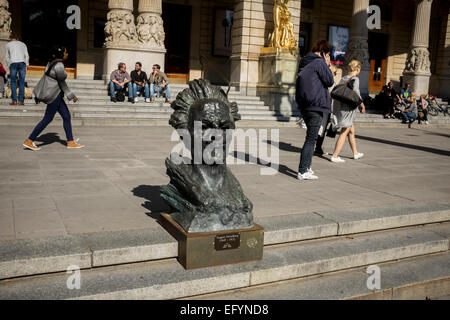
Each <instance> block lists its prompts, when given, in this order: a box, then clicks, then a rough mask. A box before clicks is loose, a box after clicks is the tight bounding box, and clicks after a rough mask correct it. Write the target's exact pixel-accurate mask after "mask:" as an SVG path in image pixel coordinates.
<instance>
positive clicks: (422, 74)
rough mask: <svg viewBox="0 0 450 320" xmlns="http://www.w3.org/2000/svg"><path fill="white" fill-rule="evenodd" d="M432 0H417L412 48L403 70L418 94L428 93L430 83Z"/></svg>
mask: <svg viewBox="0 0 450 320" xmlns="http://www.w3.org/2000/svg"><path fill="white" fill-rule="evenodd" d="M432 2H433V1H432V0H416V17H415V22H414V31H413V35H412V40H411V48H410V51H409V54H408V58H407V60H406V64H405V70H404V71H403V82H404V83H405V82H410V83H411V88H412V90H413V91H414V92H415V93H416V96H418V95H421V94H427V93H428V88H429V83H430V76H431V72H430V53H429V52H428V38H429V33H430V16H431V4H432Z"/></svg>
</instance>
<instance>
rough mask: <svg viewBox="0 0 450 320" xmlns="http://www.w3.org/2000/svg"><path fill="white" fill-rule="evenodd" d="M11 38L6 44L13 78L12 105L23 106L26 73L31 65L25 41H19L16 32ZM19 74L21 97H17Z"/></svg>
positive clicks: (8, 62) (6, 56)
mask: <svg viewBox="0 0 450 320" xmlns="http://www.w3.org/2000/svg"><path fill="white" fill-rule="evenodd" d="M9 39H10V40H11V41H10V42H8V43H7V44H6V48H5V61H6V65H7V66H9V70H10V72H9V76H10V79H11V98H12V102H11V103H10V105H16V104H18V105H21V106H23V100H24V91H25V74H26V72H27V66H28V65H29V56H28V49H27V46H26V45H25V43H23V42H22V41H19V40H18V38H17V36H15V35H14V34H11V36H10V37H9ZM17 75H19V99H17V84H16V81H17V80H16V79H17Z"/></svg>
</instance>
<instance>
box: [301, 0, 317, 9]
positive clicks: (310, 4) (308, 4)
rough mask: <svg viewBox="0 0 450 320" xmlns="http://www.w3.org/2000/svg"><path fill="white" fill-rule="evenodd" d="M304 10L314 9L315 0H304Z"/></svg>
mask: <svg viewBox="0 0 450 320" xmlns="http://www.w3.org/2000/svg"><path fill="white" fill-rule="evenodd" d="M302 8H308V9H313V8H314V0H302Z"/></svg>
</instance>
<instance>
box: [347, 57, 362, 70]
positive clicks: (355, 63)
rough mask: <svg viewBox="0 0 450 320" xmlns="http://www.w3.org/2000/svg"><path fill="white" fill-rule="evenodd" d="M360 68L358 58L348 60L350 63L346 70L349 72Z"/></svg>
mask: <svg viewBox="0 0 450 320" xmlns="http://www.w3.org/2000/svg"><path fill="white" fill-rule="evenodd" d="M358 68H360V69H361V62H360V61H358V60H352V61H350V63H349V64H348V70H349V71H350V72H353V71H356V69H358Z"/></svg>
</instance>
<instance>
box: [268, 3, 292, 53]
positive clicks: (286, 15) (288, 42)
mask: <svg viewBox="0 0 450 320" xmlns="http://www.w3.org/2000/svg"><path fill="white" fill-rule="evenodd" d="M288 2H289V0H274V5H273V32H272V33H271V34H270V35H269V47H274V48H289V49H290V48H293V47H296V46H297V41H295V37H294V25H293V24H292V23H291V22H289V19H290V17H291V13H290V12H289V9H288V6H287V4H288Z"/></svg>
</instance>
